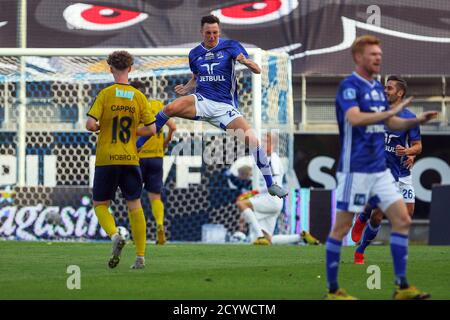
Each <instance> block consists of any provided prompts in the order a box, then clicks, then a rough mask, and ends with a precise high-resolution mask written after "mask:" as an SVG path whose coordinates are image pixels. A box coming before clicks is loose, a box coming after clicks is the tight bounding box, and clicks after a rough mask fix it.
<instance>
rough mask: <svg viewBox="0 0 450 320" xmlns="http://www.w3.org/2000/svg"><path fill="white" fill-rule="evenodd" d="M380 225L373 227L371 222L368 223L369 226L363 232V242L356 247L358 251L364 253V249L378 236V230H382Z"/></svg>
mask: <svg viewBox="0 0 450 320" xmlns="http://www.w3.org/2000/svg"><path fill="white" fill-rule="evenodd" d="M380 227H381V226H378V227H373V226H372V224H371V223H370V222H369V223H368V224H367V227H366V228H365V229H364V232H363V236H362V240H361V243H360V245H359V246H358V248H356V252H358V253H364V250H366V248H367V246H368V245H369V244H370V243H371V242H372V240H373V239H375V237H376V236H377V234H378V231H379V230H380Z"/></svg>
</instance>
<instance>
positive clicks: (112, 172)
mask: <svg viewBox="0 0 450 320" xmlns="http://www.w3.org/2000/svg"><path fill="white" fill-rule="evenodd" d="M108 64H109V66H110V71H111V73H112V74H113V76H114V81H115V83H114V84H113V85H111V86H109V87H107V88H105V89H103V90H102V91H100V92H99V93H98V95H97V97H96V99H95V102H94V104H93V105H92V107H91V109H90V110H89V112H88V113H87V115H88V119H87V121H86V129H87V130H89V131H92V132H98V131H99V135H98V140H97V150H96V161H95V175H94V187H93V200H94V209H95V214H96V216H97V218H98V221H99V223H100V225H101V226H102V228H103V229H104V230H105V231H106V233H107V234H108V236H109V237H110V238H111V240H112V244H113V249H112V257H111V259H110V260H109V262H108V265H109V267H110V268H114V267H116V266H117V264H118V263H119V261H120V255H121V252H122V248H123V247H124V245H125V240H124V239H123V237H122V236H121V235H120V234H119V233H118V232H117V227H116V224H115V221H114V217H113V216H112V215H111V213H110V212H109V209H108V208H109V205H110V202H111V200H113V199H114V197H115V193H116V190H117V187H120V190H121V191H122V194H123V196H124V197H125V200H126V201H127V206H128V217H129V220H130V224H131V233H132V235H133V239H134V243H135V245H136V261H135V263H134V264H133V265H132V266H131V267H132V268H133V269H141V268H143V267H144V266H145V258H144V255H145V245H146V221H145V216H144V211H143V210H142V206H141V200H140V197H141V192H142V176H141V170H140V167H139V157H138V151H137V148H136V136H137V135H140V136H151V135H153V134H154V133H155V132H156V130H155V125H154V121H155V117H154V116H153V115H152V114H151V113H150V106H149V103H148V101H147V98H146V97H145V95H144V94H142V92H140V91H139V90H137V89H135V88H133V87H132V86H131V85H129V84H128V73H129V72H130V71H131V66H132V65H133V56H132V55H130V54H129V53H128V52H126V51H115V52H113V53H111V54H110V55H109V57H108ZM140 123H143V124H144V126H143V127H138V126H139V124H140Z"/></svg>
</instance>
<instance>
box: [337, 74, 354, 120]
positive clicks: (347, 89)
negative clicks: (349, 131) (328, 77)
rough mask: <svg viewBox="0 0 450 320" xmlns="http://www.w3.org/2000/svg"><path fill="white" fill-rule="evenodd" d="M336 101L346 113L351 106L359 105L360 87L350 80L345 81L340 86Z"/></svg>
mask: <svg viewBox="0 0 450 320" xmlns="http://www.w3.org/2000/svg"><path fill="white" fill-rule="evenodd" d="M336 102H337V104H338V106H339V107H340V108H341V109H342V111H343V112H344V114H345V113H346V112H347V110H348V109H350V108H351V107H356V106H357V107H359V103H358V88H357V87H356V86H355V85H354V84H353V83H351V82H349V81H345V82H343V83H342V84H341V85H340V87H339V90H338V93H337V96H336Z"/></svg>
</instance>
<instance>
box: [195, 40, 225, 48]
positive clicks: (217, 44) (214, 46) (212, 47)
mask: <svg viewBox="0 0 450 320" xmlns="http://www.w3.org/2000/svg"><path fill="white" fill-rule="evenodd" d="M221 41H222V38H219V41H217V44H216V45H215V46H214V47H212V48H209V49H207V48H205V46H204V45H203V42H201V43H200V45H201V46H202V48H203V49H205V50H206V51H211V50H212V49H214V48H215V47H217V46H218V45H219V43H220V42H221Z"/></svg>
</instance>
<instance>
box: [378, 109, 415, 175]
mask: <svg viewBox="0 0 450 320" xmlns="http://www.w3.org/2000/svg"><path fill="white" fill-rule="evenodd" d="M397 116H398V117H400V118H404V119H414V118H416V115H415V114H414V113H412V112H411V111H410V110H408V109H404V110H402V111H401V112H400V113H398V114H397ZM419 140H421V137H420V127H419V126H417V127H414V128H411V129H409V130H407V131H390V130H386V136H385V143H386V148H385V151H386V153H385V154H386V164H387V166H388V168H389V169H391V173H392V175H393V176H394V178H395V181H398V178H402V177H407V176H409V175H411V171H410V170H409V169H407V168H406V167H405V165H404V162H405V160H406V156H396V155H395V147H396V146H397V145H401V146H403V147H405V148H409V147H410V146H411V142H412V141H419Z"/></svg>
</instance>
